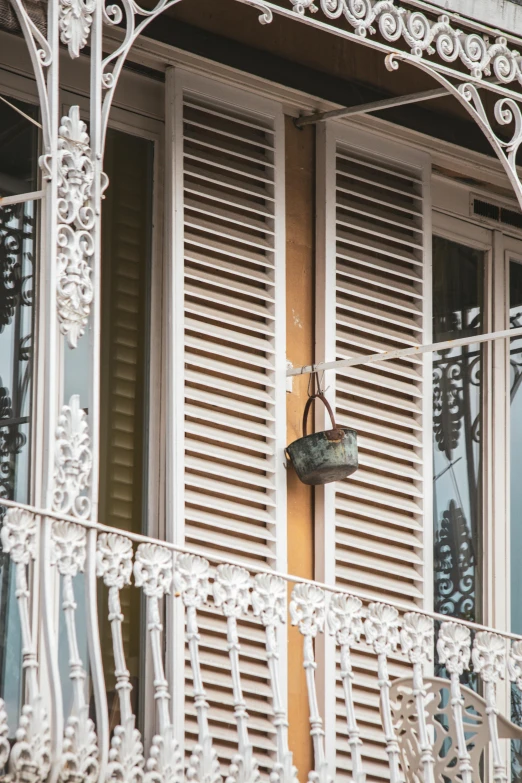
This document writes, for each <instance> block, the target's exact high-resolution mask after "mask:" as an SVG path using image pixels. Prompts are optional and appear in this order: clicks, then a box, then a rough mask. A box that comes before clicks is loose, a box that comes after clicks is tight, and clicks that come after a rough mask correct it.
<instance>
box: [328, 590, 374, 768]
mask: <svg viewBox="0 0 522 783" xmlns="http://www.w3.org/2000/svg"><path fill="white" fill-rule="evenodd" d="M327 624H328V629H329V631H330V633H331V634H332V635H333V636H335V640H336V642H337V644H338V645H339V647H340V648H341V680H342V683H343V690H344V703H345V707H346V722H347V724H348V745H349V747H350V755H351V758H352V778H353V780H354V783H364V781H365V780H366V775H365V773H364V769H363V763H362V758H361V746H362V740H361V732H360V731H359V727H358V725H357V717H356V715H355V705H354V702H353V692H352V681H353V670H352V661H351V653H350V648H351V647H353V646H354V644H356V643H357V642H358V641H359V639H360V638H361V633H362V630H363V622H362V602H361V601H360V600H359V598H356V597H355V596H352V595H342V594H334V595H332V597H331V599H330V606H329V607H328V613H327Z"/></svg>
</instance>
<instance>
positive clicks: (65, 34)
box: [60, 0, 96, 58]
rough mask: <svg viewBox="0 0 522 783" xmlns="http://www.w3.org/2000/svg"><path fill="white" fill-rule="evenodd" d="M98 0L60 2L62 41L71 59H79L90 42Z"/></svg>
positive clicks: (61, 0)
mask: <svg viewBox="0 0 522 783" xmlns="http://www.w3.org/2000/svg"><path fill="white" fill-rule="evenodd" d="M95 8H96V0H60V40H61V42H62V43H63V44H66V46H67V47H68V49H69V54H70V56H71V57H73V58H74V57H79V56H80V51H81V49H83V47H84V46H85V45H86V44H87V41H88V40H89V32H90V29H91V25H92V14H93V11H94V9H95Z"/></svg>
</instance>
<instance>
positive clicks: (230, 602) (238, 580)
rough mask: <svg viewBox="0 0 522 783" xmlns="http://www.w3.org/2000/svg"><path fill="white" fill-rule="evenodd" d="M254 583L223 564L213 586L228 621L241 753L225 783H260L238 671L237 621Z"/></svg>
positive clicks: (244, 610) (244, 609) (228, 645)
mask: <svg viewBox="0 0 522 783" xmlns="http://www.w3.org/2000/svg"><path fill="white" fill-rule="evenodd" d="M250 587H251V580H250V575H249V573H248V571H246V570H245V569H244V568H240V567H239V566H233V565H220V566H218V568H217V569H216V577H215V580H214V583H213V585H212V591H213V594H214V603H215V604H216V606H217V607H220V608H221V609H222V611H223V614H224V615H225V617H226V618H227V647H228V655H229V658H230V668H231V671H232V691H233V698H234V715H235V718H236V724H237V736H238V752H237V753H236V754H235V755H234V758H233V759H232V763H231V764H230V767H229V774H228V777H227V779H226V783H258V781H260V779H261V776H260V774H259V770H258V768H257V767H258V765H257V760H256V759H255V757H254V754H253V748H252V744H251V742H250V740H249V737H248V725H247V724H248V713H247V711H246V702H245V700H244V698H243V691H242V688H241V672H240V668H239V650H240V645H239V636H238V633H237V621H238V618H240V617H241V616H242V615H246V613H247V611H248V606H249V604H250Z"/></svg>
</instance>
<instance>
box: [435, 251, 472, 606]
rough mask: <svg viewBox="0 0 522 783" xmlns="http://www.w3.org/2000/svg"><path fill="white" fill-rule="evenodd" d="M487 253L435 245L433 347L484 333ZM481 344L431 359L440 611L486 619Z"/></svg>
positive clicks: (436, 569) (436, 554)
mask: <svg viewBox="0 0 522 783" xmlns="http://www.w3.org/2000/svg"><path fill="white" fill-rule="evenodd" d="M484 261H485V259H484V253H483V252H482V251H479V250H475V249H473V248H470V247H467V246H465V245H462V244H459V243H457V242H452V241H450V240H447V239H443V238H440V237H434V240H433V341H434V342H439V341H443V340H448V339H457V338H460V337H467V336H469V335H473V334H480V333H481V332H482V331H483V311H484V304H483V302H484V292H483V281H484ZM481 377H482V351H481V348H480V345H468V346H460V347H456V348H451V349H448V350H445V351H440V352H438V353H434V354H433V503H434V508H433V519H434V547H435V551H434V572H435V574H434V575H435V586H434V588H435V589H434V593H435V611H437V612H441V613H443V614H448V615H452V616H454V617H460V618H463V619H467V620H474V621H476V622H480V618H481V559H482V555H481V519H482V508H481V500H482V465H481V463H482V456H481V451H482V449H481V416H480V412H481V397H482V390H481Z"/></svg>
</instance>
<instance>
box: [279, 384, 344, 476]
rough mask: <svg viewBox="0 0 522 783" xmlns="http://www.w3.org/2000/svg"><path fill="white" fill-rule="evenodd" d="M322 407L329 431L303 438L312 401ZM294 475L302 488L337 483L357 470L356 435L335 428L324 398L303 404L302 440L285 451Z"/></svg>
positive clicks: (311, 398) (321, 396) (312, 397)
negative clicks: (329, 424)
mask: <svg viewBox="0 0 522 783" xmlns="http://www.w3.org/2000/svg"><path fill="white" fill-rule="evenodd" d="M316 398H317V399H318V400H321V402H323V403H324V405H325V406H326V409H327V411H328V413H329V414H330V419H331V422H332V429H331V430H326V431H325V432H316V433H315V434H314V435H307V419H308V413H309V411H310V407H311V405H312V402H313V400H314V399H316ZM286 455H287V457H288V458H289V459H291V460H292V465H293V466H294V469H295V472H296V473H297V475H298V477H299V478H300V480H301V481H302V482H303V484H328V483H329V482H331V481H341V480H342V479H345V478H346V477H347V476H350V475H351V474H352V473H354V472H355V471H356V470H357V468H358V467H359V461H358V452H357V433H356V431H355V430H351V429H348V428H347V427H338V426H337V425H336V423H335V419H334V415H333V411H332V408H331V406H330V404H329V402H328V400H327V399H326V398H325V396H324V394H322V393H321V394H315V395H313V396H311V397H309V398H308V400H307V401H306V405H305V409H304V414H303V437H302V438H299V440H294V442H293V443H291V444H290V445H289V446H287V448H286Z"/></svg>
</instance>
